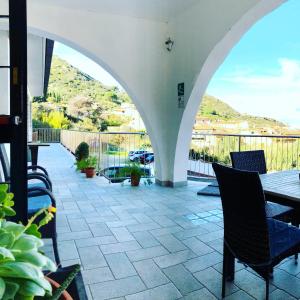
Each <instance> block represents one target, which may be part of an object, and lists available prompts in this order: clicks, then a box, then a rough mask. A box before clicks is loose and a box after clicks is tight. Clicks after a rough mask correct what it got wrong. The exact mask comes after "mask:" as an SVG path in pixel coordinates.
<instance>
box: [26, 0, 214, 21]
mask: <svg viewBox="0 0 300 300" xmlns="http://www.w3.org/2000/svg"><path fill="white" fill-rule="evenodd" d="M29 1H30V2H36V3H39V4H47V5H55V6H60V7H64V8H71V9H79V10H87V11H91V12H99V13H101V12H102V13H111V14H117V15H124V16H131V17H137V18H145V19H151V20H158V21H164V22H167V21H168V20H169V19H171V18H172V17H175V16H176V15H178V14H180V12H181V11H183V10H185V9H186V8H187V7H189V6H191V5H194V4H196V3H197V2H199V1H202V0H42V1H41V0H29ZM208 1H209V0H208Z"/></svg>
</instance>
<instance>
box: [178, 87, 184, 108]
mask: <svg viewBox="0 0 300 300" xmlns="http://www.w3.org/2000/svg"><path fill="white" fill-rule="evenodd" d="M177 95H178V108H184V82H181V83H178V85H177Z"/></svg>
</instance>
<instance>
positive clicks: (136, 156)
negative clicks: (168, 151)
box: [128, 150, 148, 162]
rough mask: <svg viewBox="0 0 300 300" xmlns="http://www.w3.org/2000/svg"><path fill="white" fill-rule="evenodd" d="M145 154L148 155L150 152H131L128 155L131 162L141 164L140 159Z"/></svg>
mask: <svg viewBox="0 0 300 300" xmlns="http://www.w3.org/2000/svg"><path fill="white" fill-rule="evenodd" d="M145 153H148V151H145V150H137V151H130V152H129V154H128V158H129V160H130V161H135V162H139V161H140V157H141V156H142V155H143V154H145Z"/></svg>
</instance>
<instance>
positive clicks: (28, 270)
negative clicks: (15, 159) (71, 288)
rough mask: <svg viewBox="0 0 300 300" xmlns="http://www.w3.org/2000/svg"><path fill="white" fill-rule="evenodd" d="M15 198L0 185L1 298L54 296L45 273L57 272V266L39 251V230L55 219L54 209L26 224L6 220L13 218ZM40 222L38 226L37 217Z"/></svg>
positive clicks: (46, 210)
mask: <svg viewBox="0 0 300 300" xmlns="http://www.w3.org/2000/svg"><path fill="white" fill-rule="evenodd" d="M13 197H14V195H13V194H12V193H9V192H8V185H7V184H1V185H0V299H4V300H9V299H24V300H32V299H34V297H36V296H41V297H46V296H50V295H51V294H52V288H51V285H50V283H49V282H48V281H47V280H46V279H45V277H44V274H43V272H42V271H43V270H50V271H55V270H56V265H55V264H54V263H53V262H52V261H51V260H50V259H49V258H48V257H46V256H45V255H44V254H43V253H42V252H41V250H40V248H41V247H42V246H43V245H44V243H43V241H42V240H41V234H40V232H39V229H40V228H41V227H42V226H44V225H46V224H47V223H48V222H50V221H51V220H52V218H53V217H54V216H53V212H55V210H56V209H55V208H54V207H50V208H49V209H41V210H39V211H38V212H37V213H36V214H35V215H34V216H33V217H31V218H30V219H29V220H28V223H27V225H23V224H20V223H19V224H17V223H14V222H10V221H7V220H6V219H5V218H6V217H11V216H14V215H15V214H16V213H15V211H14V209H13V206H14V201H13ZM38 217H39V218H41V217H42V218H41V219H40V221H39V222H38V223H37V224H35V223H34V222H35V221H36V220H37V218H38Z"/></svg>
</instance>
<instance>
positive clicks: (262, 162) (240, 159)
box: [230, 150, 298, 226]
mask: <svg viewBox="0 0 300 300" xmlns="http://www.w3.org/2000/svg"><path fill="white" fill-rule="evenodd" d="M230 157H231V162H232V167H233V168H234V169H239V170H244V171H254V172H258V173H259V174H266V173H267V166H266V159H265V153H264V151H263V150H254V151H242V152H230ZM267 200H268V198H267ZM266 213H267V217H270V218H275V219H278V220H281V221H286V222H292V223H293V225H295V226H298V221H297V218H296V213H295V210H294V209H293V208H292V207H289V206H285V205H281V204H278V203H273V202H266Z"/></svg>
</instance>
